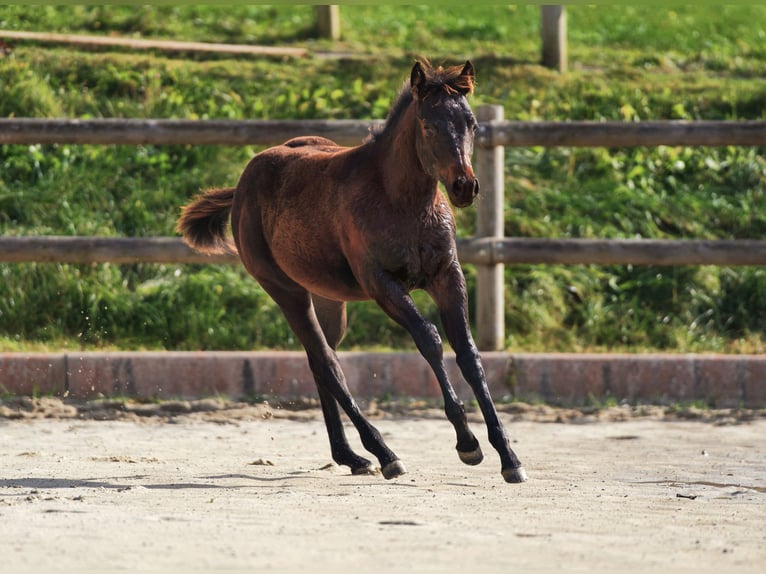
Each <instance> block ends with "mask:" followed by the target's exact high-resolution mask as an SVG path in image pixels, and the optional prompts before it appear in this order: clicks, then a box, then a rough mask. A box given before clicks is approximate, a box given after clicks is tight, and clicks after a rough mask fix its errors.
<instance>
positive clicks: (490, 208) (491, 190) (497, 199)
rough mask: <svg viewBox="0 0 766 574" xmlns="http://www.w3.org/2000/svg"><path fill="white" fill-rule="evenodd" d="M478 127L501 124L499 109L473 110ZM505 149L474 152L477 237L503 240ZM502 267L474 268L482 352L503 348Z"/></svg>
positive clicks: (477, 320)
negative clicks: (476, 193)
mask: <svg viewBox="0 0 766 574" xmlns="http://www.w3.org/2000/svg"><path fill="white" fill-rule="evenodd" d="M476 118H477V120H478V121H479V124H484V123H487V122H490V121H502V120H503V107H502V106H490V105H488V106H479V107H477V108H476ZM504 155H505V154H504V148H503V146H492V147H489V148H481V147H477V148H476V161H475V170H476V176H477V177H478V178H479V185H480V191H479V200H478V203H477V206H476V237H477V238H482V237H490V238H502V237H503V235H504V226H505V218H504V208H505V206H504V204H505V193H504V181H505V173H504V171H505V170H504ZM504 269H505V266H504V265H503V264H502V263H497V264H490V265H477V266H476V344H477V346H478V347H479V350H481V351H499V350H502V349H503V348H504V347H505V304H504V297H503V292H504V287H505V279H504V277H503V271H504Z"/></svg>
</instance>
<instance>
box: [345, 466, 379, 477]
mask: <svg viewBox="0 0 766 574" xmlns="http://www.w3.org/2000/svg"><path fill="white" fill-rule="evenodd" d="M351 474H353V475H354V476H371V475H374V474H378V469H377V468H375V467H374V466H373V465H372V464H368V465H367V466H360V467H357V468H352V469H351Z"/></svg>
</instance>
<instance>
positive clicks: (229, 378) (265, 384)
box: [0, 351, 766, 408]
mask: <svg viewBox="0 0 766 574" xmlns="http://www.w3.org/2000/svg"><path fill="white" fill-rule="evenodd" d="M339 356H340V360H341V364H342V366H343V369H344V372H345V374H346V378H347V382H348V385H349V389H350V390H351V392H352V394H353V395H354V396H355V397H357V398H358V399H360V400H366V399H372V398H381V397H397V396H407V397H417V398H429V399H430V398H440V397H441V394H440V391H439V386H438V384H437V382H436V379H435V377H434V376H433V374H432V373H431V371H430V369H429V368H428V365H427V364H426V362H425V360H423V358H422V357H420V355H418V354H417V353H411V352H395V353H368V352H341V353H339ZM446 359H447V365H448V370H449V373H450V376H451V378H452V380H453V382H454V383H455V387H456V390H457V392H458V395H460V397H461V398H462V399H463V400H470V399H471V398H472V394H471V391H470V389H469V388H468V386H467V385H466V384H464V383H463V382H462V379H461V377H460V375H459V371H458V369H457V367H456V366H455V361H454V355H452V354H450V353H448V354H447V357H446ZM482 359H483V362H484V366H485V370H486V372H487V381H488V384H489V387H490V391H491V393H492V395H493V396H494V397H495V398H496V399H502V398H519V399H523V400H530V399H534V400H543V401H545V402H548V403H551V404H566V405H579V404H583V403H586V402H588V401H591V400H595V401H603V400H606V399H607V398H613V399H616V400H618V401H620V400H623V399H626V400H629V401H631V402H660V401H661V402H668V401H680V402H685V401H697V402H704V403H705V404H710V405H712V406H716V407H722V408H726V407H737V406H742V407H747V408H763V407H766V355H720V354H711V355H707V354H685V355H666V354H637V355H631V354H567V353H502V352H498V353H483V354H482ZM0 393H3V394H13V395H32V394H40V395H58V396H69V397H72V398H79V399H88V398H94V397H101V396H107V397H113V396H121V397H134V398H141V399H152V398H157V399H164V398H186V399H193V398H201V397H206V396H213V395H219V396H225V397H230V398H233V399H239V398H242V397H246V396H260V397H264V398H270V397H271V398H279V399H282V400H289V399H294V398H298V397H306V396H316V390H315V388H314V382H313V379H312V378H311V373H310V371H309V369H308V365H307V362H306V358H305V355H304V353H303V352H302V351H279V352H271V351H254V352H244V351H243V352H240V351H206V352H177V351H167V352H82V353H81V352H66V353H16V352H14V353H0Z"/></svg>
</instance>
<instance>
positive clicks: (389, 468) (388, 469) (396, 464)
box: [380, 460, 407, 480]
mask: <svg viewBox="0 0 766 574" xmlns="http://www.w3.org/2000/svg"><path fill="white" fill-rule="evenodd" d="M380 472H382V473H383V478H385V479H386V480H391V479H392V478H396V477H397V476H401V475H402V474H405V473H406V472H407V469H406V468H404V465H403V464H402V462H401V461H399V460H394V461H391V462H389V463H388V464H387V465H386V466H384V467H383V468H382V469H380Z"/></svg>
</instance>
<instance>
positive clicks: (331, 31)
mask: <svg viewBox="0 0 766 574" xmlns="http://www.w3.org/2000/svg"><path fill="white" fill-rule="evenodd" d="M314 14H315V15H316V19H317V31H318V32H319V36H320V37H322V38H329V39H330V40H340V8H338V5H337V4H332V5H322V6H315V7H314Z"/></svg>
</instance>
